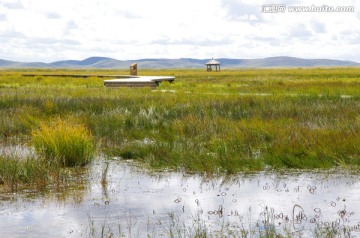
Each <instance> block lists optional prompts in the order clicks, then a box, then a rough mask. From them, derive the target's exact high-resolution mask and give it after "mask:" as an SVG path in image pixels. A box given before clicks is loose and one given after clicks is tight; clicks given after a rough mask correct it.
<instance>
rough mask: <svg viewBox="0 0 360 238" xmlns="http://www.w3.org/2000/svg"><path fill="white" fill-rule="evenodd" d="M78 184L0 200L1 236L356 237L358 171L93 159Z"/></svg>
mask: <svg viewBox="0 0 360 238" xmlns="http://www.w3.org/2000/svg"><path fill="white" fill-rule="evenodd" d="M106 167H107V171H106ZM105 171H106V176H105ZM104 178H105V180H104ZM82 181H83V182H79V183H75V185H73V186H70V187H69V188H67V189H65V190H50V191H45V192H41V193H40V192H36V191H28V190H25V191H19V192H18V193H16V194H13V193H6V194H0V234H1V237H99V236H104V237H109V236H110V237H111V235H113V237H118V236H123V237H130V236H132V237H147V236H148V235H149V236H150V237H159V236H160V237H168V236H170V234H173V233H176V232H178V233H181V235H182V236H183V237H184V236H187V235H188V236H191V234H194V232H195V230H196V229H198V228H199V226H202V227H206V229H207V230H208V231H209V233H212V234H218V235H219V237H225V235H224V233H226V232H231V231H235V232H240V231H241V230H257V231H259V232H261V231H262V230H266V229H269V226H268V225H269V224H270V225H271V226H273V227H274V228H275V229H279V230H287V231H289V232H291V233H292V234H293V235H294V236H296V237H313V235H314V234H313V232H314V229H316V227H322V228H340V229H341V228H346V229H347V231H348V232H349V233H351V235H352V236H354V237H356V236H360V179H359V173H349V172H348V171H343V170H332V171H312V172H307V171H293V172H283V173H281V172H279V171H277V172H259V173H253V174H241V173H240V174H237V175H232V176H211V177H209V176H203V175H199V174H186V173H182V172H164V171H162V172H154V171H149V170H146V169H144V168H141V166H139V165H138V164H136V163H135V162H132V161H123V160H120V159H117V158H113V159H108V160H105V159H104V158H99V159H96V160H95V161H94V163H93V164H92V165H91V166H90V167H89V169H88V170H87V171H86V172H85V173H84V175H83V178H82ZM219 232H220V233H219ZM221 234H223V235H221ZM253 237H256V236H253Z"/></svg>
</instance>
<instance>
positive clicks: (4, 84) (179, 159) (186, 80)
mask: <svg viewBox="0 0 360 238" xmlns="http://www.w3.org/2000/svg"><path fill="white" fill-rule="evenodd" d="M36 72H38V73H42V72H45V71H36ZM64 72H65V73H69V74H70V73H72V72H71V71H64V70H63V71H54V72H51V73H60V74H61V73H64ZM27 73H29V72H27ZM46 73H47V72H46ZM75 73H86V74H90V73H94V74H127V73H128V72H127V71H110V70H106V71H87V72H84V71H75ZM141 74H142V75H171V76H175V77H176V79H175V82H174V83H172V84H169V83H163V84H161V85H160V87H158V88H157V90H156V91H151V90H150V89H146V88H145V89H129V88H119V89H114V88H104V86H103V79H99V78H95V77H94V78H88V79H82V78H60V77H40V76H37V77H23V76H21V71H4V72H3V73H2V74H1V76H0V138H1V139H2V140H14V139H16V140H19V141H25V142H27V141H28V140H29V139H30V138H31V136H32V133H33V131H38V129H39V128H43V130H44V133H45V131H48V132H46V133H48V134H49V136H45V137H47V138H50V132H51V133H52V132H53V129H54V126H55V125H51V122H52V121H56V120H57V118H59V117H60V118H76V122H77V123H79V124H80V125H82V127H83V128H87V129H88V130H89V133H91V134H92V136H93V138H94V140H95V142H96V143H97V144H98V145H99V147H100V151H101V152H104V153H107V154H108V155H111V156H120V157H122V158H124V159H136V160H139V161H141V162H142V163H143V164H144V165H146V166H149V167H152V168H155V169H172V170H185V171H188V172H205V173H218V172H224V173H236V172H238V171H258V170H263V169H266V168H268V167H270V168H280V169H283V168H285V169H287V168H296V169H315V168H322V169H328V168H331V167H334V166H342V167H346V168H358V166H359V165H360V134H359V133H358V132H359V131H360V116H359V112H360V87H359V85H360V69H359V68H323V69H321V68H319V69H318V68H312V69H301V68H300V69H261V70H223V71H222V72H220V73H207V72H204V70H143V71H141ZM161 90H163V91H161ZM169 90H173V91H169ZM174 91H175V92H174ZM44 125H46V126H47V127H49V128H47V129H46V127H45V126H44ZM35 134H36V133H35ZM70 134H72V133H70ZM85 134H87V132H85ZM55 137H57V136H55ZM87 140H88V139H85V141H87ZM46 141H48V142H49V141H50V140H48V139H44V141H43V143H44V144H49V147H52V146H51V143H48V142H46ZM71 144H72V143H71ZM83 146H84V145H83ZM55 147H56V146H55ZM55 147H54V148H55ZM80 147H81V146H80ZM40 148H42V146H38V149H40ZM44 148H45V147H44ZM40 150H41V149H40ZM40 150H39V151H40ZM57 150H58V149H52V151H54V152H49V153H48V154H47V155H46V157H58V158H60V157H61V156H60V155H57V154H56V153H57V152H55V151H57ZM65 151H68V152H71V153H73V152H74V153H78V152H79V151H80V149H77V148H74V149H73V148H71V149H70V147H69V148H68V149H64V151H63V152H61V153H66V152H65ZM43 153H45V154H46V153H47V152H45V150H44V151H43ZM72 157H73V158H75V157H77V156H72ZM85 157H88V156H85ZM62 160H63V158H62ZM72 163H77V162H70V164H72ZM84 163H87V162H84ZM84 163H83V162H80V164H84ZM65 164H66V163H65Z"/></svg>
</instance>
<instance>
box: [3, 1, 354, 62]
mask: <svg viewBox="0 0 360 238" xmlns="http://www.w3.org/2000/svg"><path fill="white" fill-rule="evenodd" d="M279 3H281V4H286V7H289V6H311V5H315V6H322V5H324V4H325V5H328V6H334V7H337V6H353V7H354V12H296V13H295V12H289V11H287V10H286V11H285V12H283V13H265V12H262V6H263V5H264V4H279ZM0 42H1V44H0V59H7V60H16V61H42V62H52V61H56V60H65V59H84V58H87V57H90V56H105V57H112V58H116V59H123V60H125V59H139V58H184V57H190V58H211V57H214V58H220V57H228V58H264V57H271V56H282V55H286V56H294V57H301V58H330V59H342V60H354V61H358V62H360V54H358V52H360V3H359V1H356V0H342V1H338V0H326V1H324V0H317V1H309V0H288V1H278V0H271V1H270V0H262V1H258V0H196V1H194V0H182V1H179V0H176V1H175V0H152V1H148V0H132V1H128V0H127V1H125V0H51V1H50V0H49V1H46V0H0Z"/></svg>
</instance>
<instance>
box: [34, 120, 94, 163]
mask: <svg viewBox="0 0 360 238" xmlns="http://www.w3.org/2000/svg"><path fill="white" fill-rule="evenodd" d="M32 140H33V143H34V146H35V149H36V151H37V152H38V153H40V154H41V155H43V156H44V157H45V159H47V160H49V161H50V162H56V163H59V164H60V165H61V166H68V167H70V166H83V165H86V164H88V163H89V162H91V160H92V159H93V155H94V151H95V147H94V142H93V138H92V135H91V133H90V132H89V131H88V130H87V129H86V127H85V126H84V125H81V124H77V123H73V122H70V121H64V120H61V119H56V120H55V121H53V122H51V123H43V124H41V125H40V128H39V129H37V130H34V131H33V132H32Z"/></svg>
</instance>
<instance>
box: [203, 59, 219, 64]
mask: <svg viewBox="0 0 360 238" xmlns="http://www.w3.org/2000/svg"><path fill="white" fill-rule="evenodd" d="M208 64H212V65H215V64H218V65H220V62H219V61H217V60H214V58H213V59H211V60H209V62H207V63H206V65H208Z"/></svg>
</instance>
